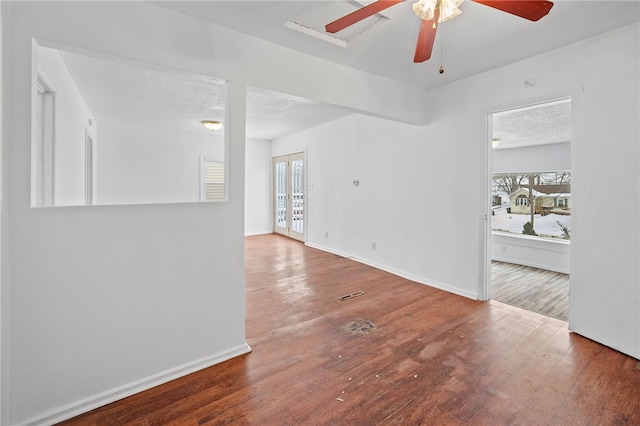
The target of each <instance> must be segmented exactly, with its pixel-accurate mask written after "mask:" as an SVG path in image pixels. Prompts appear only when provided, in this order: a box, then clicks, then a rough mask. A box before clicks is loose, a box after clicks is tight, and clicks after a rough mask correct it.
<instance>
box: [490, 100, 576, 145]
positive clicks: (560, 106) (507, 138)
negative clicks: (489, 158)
mask: <svg viewBox="0 0 640 426" xmlns="http://www.w3.org/2000/svg"><path fill="white" fill-rule="evenodd" d="M493 137H494V138H498V139H500V144H499V145H498V146H497V147H496V148H495V149H505V148H518V147H522V146H529V145H542V144H551V143H560V142H569V141H571V101H570V100H568V99H567V100H562V101H556V102H549V103H546V104H541V105H532V106H529V107H525V108H518V109H514V110H510V111H505V112H500V113H496V114H493Z"/></svg>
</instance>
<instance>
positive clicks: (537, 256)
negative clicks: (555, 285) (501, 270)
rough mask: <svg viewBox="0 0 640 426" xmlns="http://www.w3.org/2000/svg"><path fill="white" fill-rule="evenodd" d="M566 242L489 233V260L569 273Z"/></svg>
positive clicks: (567, 245) (567, 242)
mask: <svg viewBox="0 0 640 426" xmlns="http://www.w3.org/2000/svg"><path fill="white" fill-rule="evenodd" d="M570 249H571V245H570V242H569V241H568V240H559V239H556V240H554V239H546V238H538V237H531V236H527V235H518V234H506V233H502V232H492V233H491V259H492V260H497V261H499V262H507V263H514V264H516V265H524V266H530V267H532V268H538V269H544V270H547V271H554V272H560V273H562V274H568V273H569V252H570Z"/></svg>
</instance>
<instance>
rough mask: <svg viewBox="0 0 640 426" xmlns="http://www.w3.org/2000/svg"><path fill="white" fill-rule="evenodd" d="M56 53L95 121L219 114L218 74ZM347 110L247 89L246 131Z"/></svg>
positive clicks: (173, 121) (277, 132)
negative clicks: (208, 75) (172, 69)
mask: <svg viewBox="0 0 640 426" xmlns="http://www.w3.org/2000/svg"><path fill="white" fill-rule="evenodd" d="M40 49H47V48H45V47H40ZM60 56H61V57H62V59H63V61H64V63H65V65H66V66H67V69H68V70H69V73H70V74H71V76H72V78H73V80H74V82H75V83H76V86H77V87H78V90H79V91H80V93H82V96H83V98H84V100H85V102H86V103H87V105H88V107H89V109H90V110H91V112H92V113H93V115H94V117H95V119H96V120H97V121H98V122H99V123H100V122H101V123H123V124H131V125H143V126H153V127H172V128H180V129H186V130H190V131H195V132H210V130H206V129H205V128H204V127H202V126H201V125H200V121H201V120H216V121H221V122H224V120H225V111H224V110H225V82H224V81H223V80H220V79H216V78H213V77H207V76H202V75H196V74H188V73H184V72H178V71H171V70H166V69H163V70H160V69H157V68H154V67H151V66H148V65H144V64H140V63H134V62H131V61H124V60H119V59H118V60H115V59H113V60H111V59H105V58H97V57H93V56H87V55H82V54H78V53H71V52H65V51H60ZM352 113H353V112H352V111H349V110H346V109H344V108H339V107H336V106H333V105H328V104H325V103H322V102H317V101H313V100H309V99H303V98H298V97H294V96H289V95H284V94H281V93H275V92H270V91H266V90H260V89H249V90H248V91H247V128H246V134H247V137H248V138H255V139H267V140H272V139H276V138H279V137H282V136H286V135H289V134H291V133H295V132H298V131H300V130H304V129H307V128H310V127H314V126H317V125H319V124H322V123H326V122H329V121H333V120H336V119H338V118H341V117H345V116H347V115H350V114H352ZM222 132H223V131H222Z"/></svg>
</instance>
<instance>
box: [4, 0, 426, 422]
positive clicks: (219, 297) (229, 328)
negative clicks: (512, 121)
mask: <svg viewBox="0 0 640 426" xmlns="http://www.w3.org/2000/svg"><path fill="white" fill-rule="evenodd" d="M2 7H3V15H2V19H3V26H4V27H5V28H6V27H9V28H8V29H9V30H10V31H9V33H6V32H5V34H10V38H9V39H8V40H7V39H5V40H4V41H5V47H6V48H7V50H6V51H5V52H4V54H5V55H7V56H5V60H6V63H7V64H9V65H10V66H9V68H8V70H9V73H6V72H5V74H4V75H3V78H4V80H3V84H4V85H5V86H4V87H5V88H9V93H8V96H3V98H2V102H3V107H4V108H8V109H9V110H10V111H9V113H10V114H11V120H10V121H7V122H5V123H9V125H8V127H9V128H8V129H6V128H5V129H4V130H5V131H6V132H8V136H9V137H6V138H3V142H4V143H3V150H4V152H5V153H9V154H10V158H5V163H4V167H3V169H2V173H3V176H2V178H3V181H4V182H5V185H6V186H5V187H3V191H2V197H3V198H4V200H5V202H6V205H5V206H4V207H5V208H6V209H7V210H6V214H3V215H2V217H1V220H2V229H3V231H5V232H3V233H2V247H3V248H4V250H3V251H2V253H1V255H2V265H3V268H2V272H3V277H2V296H1V297H2V301H3V302H4V303H6V304H7V306H8V309H6V310H5V309H3V315H5V312H9V317H8V321H3V324H2V325H3V327H8V331H5V330H3V333H2V348H3V350H5V348H7V349H6V350H8V351H9V357H6V356H5V357H3V358H2V362H3V363H4V365H3V369H2V370H3V372H4V371H7V370H9V371H10V372H11V374H10V377H9V376H7V375H4V374H3V376H2V379H1V380H2V386H3V387H4V389H8V393H9V395H8V396H5V400H4V402H5V405H3V407H2V408H3V409H2V415H3V419H2V421H1V423H2V424H3V425H11V424H23V423H27V422H31V421H33V422H36V423H37V422H41V423H52V422H54V421H56V420H60V419H63V418H66V417H69V416H72V415H74V414H77V413H79V412H81V411H84V410H89V409H91V408H93V407H94V406H97V405H101V404H104V403H106V402H109V401H111V400H114V399H117V398H120V397H122V396H125V395H127V394H129V393H131V392H135V391H138V390H141V389H144V388H146V387H149V386H153V385H155V384H157V383H160V382H163V381H166V380H169V379H170V378H172V377H175V376H178V375H182V374H185V373H186V372H188V371H192V370H195V369H198V368H202V367H204V366H206V365H209V364H211V363H215V362H219V361H221V360H223V359H226V358H228V357H231V356H234V355H237V354H239V353H242V352H245V351H247V350H248V346H247V345H246V343H245V331H244V317H245V315H244V309H245V304H244V265H243V259H244V254H243V234H244V179H245V122H244V117H245V110H246V106H245V102H246V87H247V85H250V86H255V87H264V88H265V89H268V90H275V91H280V92H284V93H290V94H292V95H295V96H301V97H307V98H311V99H317V100H320V101H324V102H328V103H332V104H336V105H341V106H346V107H349V108H356V109H363V110H365V111H368V112H369V113H372V114H376V115H380V116H390V117H395V118H398V119H403V120H408V121H412V122H421V123H426V122H428V111H427V110H426V107H425V105H424V104H423V99H424V98H426V97H427V96H426V95H427V92H426V91H425V90H422V89H416V88H415V87H411V86H408V85H406V84H403V83H399V82H394V81H391V80H388V79H385V78H381V77H377V76H373V75H370V74H363V73H362V72H359V71H356V70H353V69H350V68H347V67H343V66H338V65H336V64H333V63H330V62H326V61H322V60H319V59H317V58H313V57H311V56H309V55H304V54H300V53H297V52H295V51H292V50H290V49H285V48H281V47H277V46H274V45H271V44H270V43H267V42H264V41H261V40H256V39H253V38H251V37H248V36H243V35H239V34H237V33H235V32H233V31H229V30H226V29H222V28H219V27H216V26H214V25H210V24H207V23H205V22H203V21H200V20H197V19H192V18H188V17H186V16H183V15H180V14H177V13H175V12H172V11H169V10H167V9H164V8H161V7H158V6H155V5H153V4H149V3H147V2H72V3H70V2H42V3H32V2H10V3H7V2H2ZM96 16H99V17H100V19H96ZM85 24H86V25H85ZM32 37H37V38H39V39H42V40H46V41H50V42H53V45H54V46H60V47H71V48H73V47H77V48H81V49H88V50H92V51H96V52H99V53H103V54H105V55H110V56H119V57H124V58H129V59H133V60H136V61H140V62H146V63H150V64H154V65H157V66H160V67H170V68H177V69H179V70H184V71H187V72H192V73H195V74H201V75H212V76H215V77H218V78H222V79H225V80H228V81H229V92H230V94H229V107H228V108H227V111H226V113H227V118H226V119H225V131H226V133H227V137H228V138H229V141H228V142H229V145H228V146H229V150H228V152H227V153H225V155H226V156H227V157H228V163H227V164H228V165H229V201H228V202H226V203H186V204H160V205H120V206H91V207H58V208H48V209H31V208H30V207H29V178H30V170H29V141H30V110H31V108H30V103H29V99H30V96H29V95H30V93H31V79H30V75H31V71H30V70H31V43H32ZM220 41H223V42H220ZM72 50H73V49H72ZM309 81H314V82H318V81H324V82H326V85H322V86H319V85H317V84H308V82H309ZM345 84H346V85H347V86H346V87H349V89H350V90H344V87H345ZM370 87H376V88H377V89H378V90H377V91H375V92H373V91H370V90H369V88H370ZM8 99H11V102H9V100H8ZM8 182H10V185H9V184H8ZM9 224H10V226H9ZM7 265H9V266H10V269H11V274H10V275H9V274H6V273H5V270H6V268H7ZM8 297H10V298H11V299H10V300H8V299H7V298H8ZM5 318H6V317H5ZM7 398H8V400H10V403H7V402H6V401H7Z"/></svg>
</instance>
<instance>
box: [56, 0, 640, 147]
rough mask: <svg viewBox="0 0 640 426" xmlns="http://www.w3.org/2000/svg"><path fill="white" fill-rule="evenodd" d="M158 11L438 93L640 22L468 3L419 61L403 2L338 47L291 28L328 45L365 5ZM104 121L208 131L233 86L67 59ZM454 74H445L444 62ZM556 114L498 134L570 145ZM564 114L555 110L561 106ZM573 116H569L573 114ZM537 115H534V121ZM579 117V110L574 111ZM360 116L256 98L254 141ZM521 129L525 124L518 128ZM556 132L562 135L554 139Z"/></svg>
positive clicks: (619, 8) (261, 93) (567, 5)
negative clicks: (332, 29)
mask: <svg viewBox="0 0 640 426" xmlns="http://www.w3.org/2000/svg"><path fill="white" fill-rule="evenodd" d="M154 3H156V4H157V5H159V6H161V7H165V8H169V9H172V10H174V11H177V12H179V13H184V14H187V15H190V16H193V17H195V18H197V19H201V20H205V21H208V22H212V23H215V24H218V25H221V26H224V27H228V28H231V29H233V30H236V31H240V32H243V33H246V34H249V35H252V36H255V37H259V38H262V39H264V40H267V41H271V42H274V43H277V44H280V45H283V46H286V47H288V48H292V49H295V50H299V51H301V52H304V53H306V54H310V55H314V56H317V57H320V58H323V59H326V60H329V61H332V62H335V63H339V64H343V65H347V66H350V67H353V68H356V69H360V70H363V71H366V72H370V73H373V74H378V75H381V76H385V77H388V78H392V79H396V80H400V81H402V82H405V83H408V84H412V85H415V86H419V87H425V88H430V87H434V86H437V85H441V84H446V83H450V82H452V81H455V80H457V79H460V78H464V77H466V76H469V75H473V74H475V73H478V72H482V71H487V70H490V69H492V68H495V67H498V66H501V65H504V64H506V63H510V62H514V61H517V60H520V59H522V58H525V57H528V56H531V55H534V54H537V53H540V52H544V51H547V50H551V49H554V48H557V47H560V46H564V45H567V44H570V43H572V42H574V41H577V40H580V39H583V38H585V37H589V36H592V35H595V34H598V33H601V32H604V31H607V30H610V29H613V28H616V27H620V26H623V25H626V24H629V23H632V22H635V21H638V20H639V18H640V3H639V2H636V1H604V2H601V1H562V0H561V1H556V2H555V5H554V7H553V9H552V10H551V12H550V14H549V15H548V16H546V17H544V18H542V20H540V21H538V22H529V21H526V20H523V19H520V18H517V17H514V16H511V15H509V14H506V13H503V12H500V11H498V10H495V9H491V8H489V7H486V6H483V5H480V4H476V3H473V2H472V1H469V0H467V1H465V2H464V3H463V5H462V7H461V9H462V11H463V13H462V15H460V16H459V17H457V18H455V19H454V20H452V21H449V22H446V23H443V24H442V25H440V26H439V28H438V36H437V39H436V43H435V47H434V54H433V57H432V59H431V60H430V61H427V62H426V63H424V64H414V63H413V61H412V58H413V51H414V47H415V40H416V36H417V32H418V28H419V25H420V20H419V19H418V18H417V17H416V16H415V15H413V12H412V11H411V2H404V3H400V4H398V5H395V6H393V7H391V8H389V9H387V10H385V11H384V12H383V13H384V16H383V15H376V16H373V17H370V18H368V19H367V20H365V21H363V22H361V23H359V24H357V25H354V26H353V27H351V28H349V29H347V30H345V31H342V32H340V33H338V34H336V36H337V39H339V42H338V44H340V43H341V44H342V45H344V46H346V47H341V46H339V45H337V44H335V43H332V42H327V41H325V40H324V39H320V38H316V37H313V36H310V35H308V34H303V33H301V32H299V31H295V30H293V29H291V27H296V25H293V24H291V23H292V22H293V23H297V24H299V25H301V26H303V27H305V28H307V30H308V31H310V32H311V33H315V34H320V35H321V37H325V38H326V37H327V34H325V33H324V30H323V28H324V25H325V24H327V23H329V22H331V21H332V20H335V19H337V18H339V17H341V16H343V15H345V14H347V13H349V12H352V11H354V10H356V9H358V8H359V7H361V5H360V4H359V3H357V2H352V1H323V0H316V1H301V0H290V1H270V0H263V1H242V0H235V1H216V0H213V1H193V2H191V1H177V2H170V1H163V2H154ZM62 56H63V58H64V61H65V63H66V64H67V66H68V68H69V70H70V72H71V74H72V75H73V77H74V79H75V81H76V84H77V85H78V87H79V89H80V90H81V92H82V93H83V96H85V100H86V101H87V104H88V105H89V108H90V109H91V110H92V112H93V113H94V115H95V117H96V119H97V120H98V121H103V122H106V121H112V122H115V121H119V122H131V123H138V124H146V125H153V126H171V127H183V128H191V129H198V130H197V131H205V130H202V129H201V128H200V126H199V124H198V123H199V121H200V120H203V119H215V120H220V121H224V93H225V90H224V82H223V81H220V80H217V79H215V78H212V77H206V76H199V75H189V74H185V73H181V72H172V71H167V70H158V69H154V68H152V67H148V66H141V65H140V64H136V63H132V62H126V61H124V62H123V61H120V60H118V61H109V60H105V59H98V58H93V57H88V56H83V55H78V54H75V53H62ZM441 57H442V58H443V64H444V66H445V68H446V72H445V73H444V75H440V74H439V73H438V72H437V69H438V67H439V66H440V63H441V62H440V58H441ZM549 108H551V107H546V108H545V109H544V111H540V112H539V113H538V114H539V116H540V117H539V120H538V121H537V123H544V124H537V126H538V127H536V128H533V127H531V126H529V127H527V128H525V127H523V126H525V124H523V123H526V121H523V120H522V117H523V115H522V114H524V113H522V112H521V113H518V114H498V115H496V116H495V118H494V120H495V123H494V130H495V131H496V132H504V134H503V135H502V136H498V135H497V134H496V136H497V137H502V139H503V140H504V141H505V142H504V143H503V144H502V147H508V146H509V144H508V143H507V142H506V141H507V140H511V141H512V142H511V143H512V144H513V143H519V144H520V145H528V144H532V143H534V142H535V141H537V143H552V142H553V141H558V140H569V139H566V138H570V129H569V128H568V126H569V125H568V124H567V123H568V121H566V120H564V118H563V117H564V116H563V114H567V111H563V112H562V114H558V113H557V111H555V112H552V113H549ZM554 108H555V107H554ZM565 109H566V108H565ZM532 111H533V110H529V112H527V113H526V114H525V115H527V116H529V117H530V116H532V114H535V113H534V112H532ZM568 111H569V112H568V113H569V114H570V104H569V110H568ZM351 113H353V112H352V111H349V110H345V109H342V108H338V107H335V106H332V105H327V104H323V103H320V102H316V101H313V100H308V99H301V98H297V97H293V96H289V95H284V94H279V93H275V92H269V91H265V90H260V89H249V91H248V93H247V137H250V138H259V139H269V140H270V139H275V138H278V137H281V136H285V135H288V134H291V133H294V132H297V131H300V130H303V129H306V128H309V127H313V126H317V125H319V124H322V123H325V122H328V121H332V120H335V119H337V118H341V117H344V116H346V115H349V114H351ZM513 123H519V124H518V125H517V126H520V127H517V126H516V125H515V124H513ZM554 132H555V133H554Z"/></svg>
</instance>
